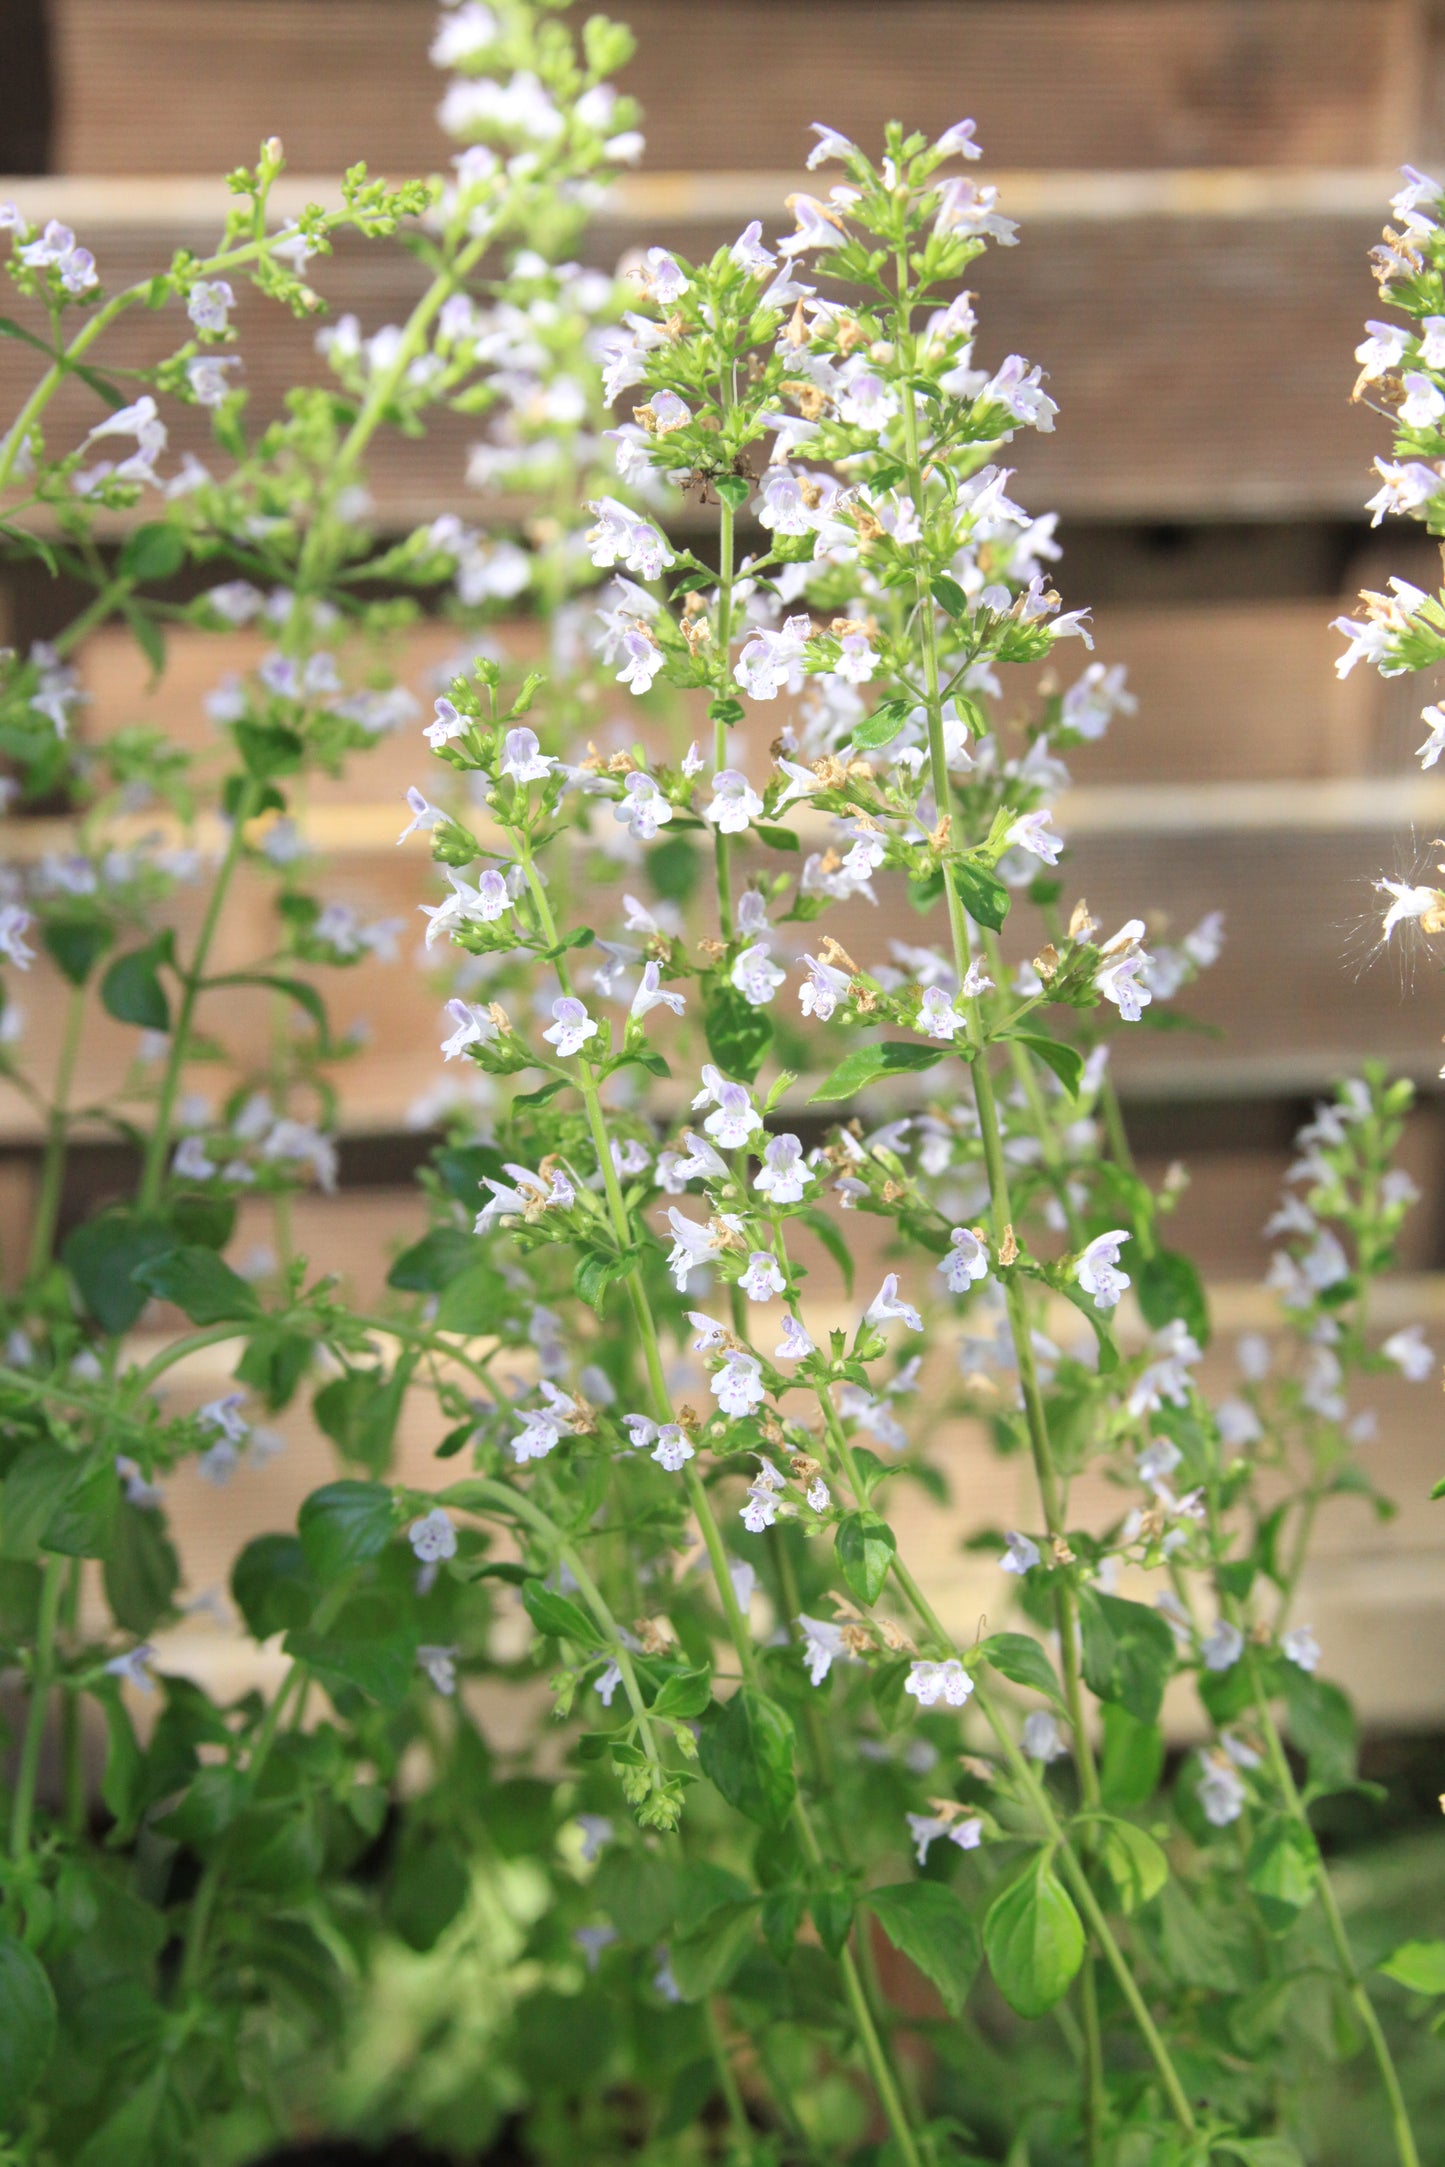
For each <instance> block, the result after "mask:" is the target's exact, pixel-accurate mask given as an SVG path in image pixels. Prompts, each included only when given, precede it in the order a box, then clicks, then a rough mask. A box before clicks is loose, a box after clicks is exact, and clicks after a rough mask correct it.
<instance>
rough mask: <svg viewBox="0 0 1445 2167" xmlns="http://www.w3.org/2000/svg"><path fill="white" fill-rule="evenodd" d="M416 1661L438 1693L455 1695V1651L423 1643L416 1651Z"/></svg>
mask: <svg viewBox="0 0 1445 2167" xmlns="http://www.w3.org/2000/svg"><path fill="white" fill-rule="evenodd" d="M416 1659H417V1662H418V1664H419V1665H420V1666H421V1668H422V1669H423V1670H424V1671H425V1672H426V1674H427V1677H428V1678H429V1679H430V1680H431V1683H432V1685H433V1686H434V1687H435V1688H436V1690H437V1692H438V1693H455V1691H456V1689H457V1651H456V1649H455V1648H451V1647H445V1648H444V1647H438V1646H435V1645H431V1644H426V1643H424V1644H423V1645H422V1646H421V1647H420V1648H418V1649H417V1651H416Z"/></svg>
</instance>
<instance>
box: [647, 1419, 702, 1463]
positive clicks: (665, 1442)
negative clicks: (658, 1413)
mask: <svg viewBox="0 0 1445 2167" xmlns="http://www.w3.org/2000/svg"><path fill="white" fill-rule="evenodd" d="M652 1457H653V1459H654V1460H656V1462H657V1464H658V1466H659V1467H665V1468H666V1469H667V1472H668V1473H669V1474H670V1475H676V1474H678V1473H679V1472H680V1470H681V1469H682V1468H683V1467H684V1466H685V1465H686V1463H687V1462H688V1461H689V1460H690V1459H691V1458H692V1457H693V1448H692V1446H691V1444H690V1443H689V1442H688V1436H687V1432H686V1430H684V1429H683V1428H682V1426H681V1424H680V1423H677V1422H664V1423H663V1425H662V1427H661V1428H660V1429H659V1431H658V1433H657V1443H656V1444H655V1445H654V1447H653V1450H652Z"/></svg>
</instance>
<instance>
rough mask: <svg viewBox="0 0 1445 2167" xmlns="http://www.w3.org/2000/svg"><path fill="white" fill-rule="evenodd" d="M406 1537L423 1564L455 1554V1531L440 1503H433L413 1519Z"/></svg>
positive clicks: (429, 1563)
mask: <svg viewBox="0 0 1445 2167" xmlns="http://www.w3.org/2000/svg"><path fill="white" fill-rule="evenodd" d="M406 1537H407V1541H408V1542H409V1543H410V1544H411V1547H412V1550H413V1552H414V1553H415V1555H416V1556H417V1557H419V1558H420V1560H421V1562H422V1564H423V1565H435V1564H438V1563H439V1562H440V1560H441V1559H443V1558H454V1557H455V1556H456V1554H457V1531H456V1529H455V1528H454V1527H453V1526H452V1523H451V1519H450V1516H449V1515H448V1513H447V1512H446V1511H445V1509H444V1508H443V1507H442V1506H441V1505H433V1506H432V1508H431V1511H430V1512H428V1513H424V1514H423V1515H422V1517H421V1519H420V1520H413V1521H412V1523H411V1526H410V1527H409V1528H408V1529H407V1531H406Z"/></svg>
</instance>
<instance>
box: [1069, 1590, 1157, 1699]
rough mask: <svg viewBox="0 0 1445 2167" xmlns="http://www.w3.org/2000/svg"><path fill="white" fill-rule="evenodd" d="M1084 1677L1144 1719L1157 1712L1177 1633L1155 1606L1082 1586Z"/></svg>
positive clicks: (1101, 1696)
mask: <svg viewBox="0 0 1445 2167" xmlns="http://www.w3.org/2000/svg"><path fill="white" fill-rule="evenodd" d="M1079 1616H1080V1620H1081V1622H1082V1624H1083V1628H1084V1678H1085V1681H1086V1683H1087V1685H1088V1688H1089V1691H1090V1692H1091V1693H1096V1694H1097V1695H1098V1697H1099V1699H1100V1700H1103V1701H1118V1702H1119V1703H1120V1704H1121V1705H1122V1706H1123V1707H1125V1708H1127V1709H1128V1711H1129V1713H1130V1715H1131V1716H1133V1717H1134V1718H1135V1719H1136V1720H1137V1721H1138V1722H1140V1723H1153V1722H1154V1721H1155V1720H1156V1718H1157V1717H1158V1714H1159V1710H1160V1707H1161V1706H1162V1704H1163V1700H1164V1688H1165V1685H1166V1684H1167V1682H1168V1680H1169V1678H1170V1676H1171V1674H1172V1672H1173V1669H1174V1661H1175V1648H1174V1635H1173V1634H1172V1633H1171V1632H1170V1630H1169V1627H1168V1626H1167V1625H1166V1623H1165V1622H1164V1620H1163V1618H1161V1617H1160V1615H1159V1613H1158V1611H1157V1610H1150V1609H1149V1608H1148V1607H1147V1605H1145V1604H1144V1603H1130V1602H1126V1601H1125V1600H1124V1598H1123V1597H1122V1596H1120V1595H1099V1594H1096V1593H1095V1591H1094V1590H1093V1589H1092V1588H1081V1589H1080V1590H1079Z"/></svg>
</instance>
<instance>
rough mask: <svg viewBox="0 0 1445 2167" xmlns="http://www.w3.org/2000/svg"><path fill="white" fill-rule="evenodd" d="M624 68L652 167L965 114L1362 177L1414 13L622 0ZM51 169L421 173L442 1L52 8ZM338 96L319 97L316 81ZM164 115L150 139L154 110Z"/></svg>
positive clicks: (1406, 111)
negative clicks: (281, 145)
mask: <svg viewBox="0 0 1445 2167" xmlns="http://www.w3.org/2000/svg"><path fill="white" fill-rule="evenodd" d="M619 13H620V14H621V15H622V16H623V18H624V19H626V20H628V21H630V23H631V24H632V26H633V28H634V29H635V30H636V32H637V34H638V51H637V55H636V58H635V60H634V61H633V63H632V65H631V67H630V68H629V69H628V70H627V71H626V74H625V76H624V78H623V81H624V84H625V87H626V88H627V89H629V90H630V91H632V92H633V93H634V94H635V95H636V96H637V97H639V98H640V99H641V101H642V104H643V107H644V125H645V127H646V130H647V134H648V137H649V143H650V151H651V157H652V160H653V162H654V163H656V164H662V165H676V166H706V165H717V166H724V165H728V166H740V167H758V166H767V165H777V164H781V163H789V162H792V161H794V160H800V159H801V156H802V147H803V146H804V145H805V144H806V143H808V142H809V141H810V140H811V139H810V138H809V137H808V136H807V135H806V132H805V131H806V124H807V122H808V121H809V120H810V119H813V118H820V119H826V120H828V121H829V122H830V123H831V124H832V125H833V126H835V127H839V128H841V129H842V130H843V131H844V132H845V133H847V134H850V135H852V136H854V137H855V138H856V140H858V141H859V142H862V143H864V144H867V145H872V144H873V143H875V142H876V141H877V140H879V138H880V137H881V132H882V128H883V125H884V123H885V122H886V121H887V120H889V119H899V120H902V121H903V122H904V123H905V125H907V126H912V127H920V128H924V129H927V130H929V131H930V132H933V133H937V132H938V131H939V130H941V129H942V128H944V127H946V126H947V125H948V124H949V123H950V122H952V121H955V120H957V119H958V118H959V117H960V115H961V113H963V112H970V113H972V114H974V115H975V117H976V118H977V120H978V123H979V130H980V135H981V137H982V140H983V142H984V143H985V145H986V146H987V148H988V149H989V151H990V152H991V153H992V154H994V155H995V156H999V157H1002V158H1006V159H1007V160H1008V161H1009V162H1010V163H1012V164H1017V165H1026V164H1035V165H1040V166H1060V165H1078V166H1085V167H1097V166H1107V165H1113V164H1115V163H1117V162H1118V161H1119V159H1120V157H1121V156H1123V157H1125V158H1127V160H1128V161H1129V162H1130V163H1132V164H1134V165H1138V166H1141V167H1157V166H1170V165H1200V166H1220V165H1244V164H1258V165H1292V164H1309V163H1316V164H1321V165H1328V164H1364V163H1366V162H1369V161H1371V160H1374V159H1384V160H1389V161H1393V160H1395V159H1397V158H1399V157H1401V156H1404V155H1405V154H1406V152H1407V151H1408V150H1410V149H1411V148H1412V146H1413V136H1414V133H1415V127H1416V122H1417V109H1418V102H1419V93H1420V88H1421V84H1422V77H1423V69H1422V68H1421V66H1420V53H1421V43H1420V36H1421V34H1420V29H1419V19H1418V9H1417V7H1416V6H1415V4H1414V0H1373V5H1372V6H1370V7H1369V8H1368V9H1362V8H1359V7H1357V6H1356V5H1355V4H1354V0H1090V4H1089V5H1088V6H1080V5H1078V4H1077V0H1028V4H1027V5H1023V6H1020V5H1018V4H1016V0H1014V4H1009V0H889V4H888V6H887V7H886V8H880V7H876V6H873V5H871V4H869V0H792V4H791V5H790V7H789V8H788V10H787V12H786V14H783V13H781V12H780V11H779V10H778V9H777V8H776V7H775V6H772V5H770V4H769V0H690V4H689V5H688V6H687V7H686V8H682V7H679V6H678V5H677V0H632V4H631V5H630V6H627V7H624V8H621V9H620V10H619ZM52 18H53V26H54V43H55V72H56V79H57V88H58V113H57V127H56V137H55V158H54V163H56V164H57V165H59V166H60V167H61V168H62V169H64V170H68V171H72V172H91V173H136V172H175V171H191V170H197V169H205V168H209V167H212V166H217V165H220V166H225V165H232V164H236V163H239V162H240V161H242V160H249V159H251V158H253V157H254V155H255V150H256V146H257V144H258V143H259V142H260V141H261V139H262V137H264V136H267V135H271V134H279V135H280V136H281V137H282V138H283V139H284V141H285V142H286V144H287V147H288V149H289V151H290V154H291V158H292V161H293V164H294V163H296V162H298V161H299V162H300V163H301V164H302V165H304V166H307V167H309V168H312V169H314V170H323V171H324V170H327V169H334V168H339V167H342V166H345V165H347V164H350V163H351V162H352V161H353V160H355V159H357V158H366V159H367V160H368V161H369V162H370V164H371V166H372V169H373V171H391V172H403V171H413V170H420V171H425V170H428V169H429V168H431V167H433V166H435V165H436V164H438V163H439V162H440V161H441V160H442V158H443V156H444V155H445V149H446V145H445V143H444V139H443V138H442V137H441V135H440V132H439V130H438V128H437V125H436V121H435V117H434V116H435V106H436V102H437V99H438V97H439V95H440V92H441V88H442V82H443V79H442V78H441V77H440V76H439V75H438V74H437V73H436V71H435V70H434V69H432V68H431V67H430V66H429V64H428V62H427V57H426V54H427V47H428V44H429V41H430V37H431V33H432V28H433V24H434V21H435V11H434V9H433V7H432V6H431V5H430V4H429V0H247V5H246V7H245V8H244V9H237V8H234V7H231V6H228V5H226V4H225V0H126V4H125V6H124V7H117V6H116V4H115V0H52ZM322 84H324V85H325V95H324V96H323V95H319V94H318V86H320V85H322ZM158 114H163V115H164V125H163V126H158V125H157V115H158Z"/></svg>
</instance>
